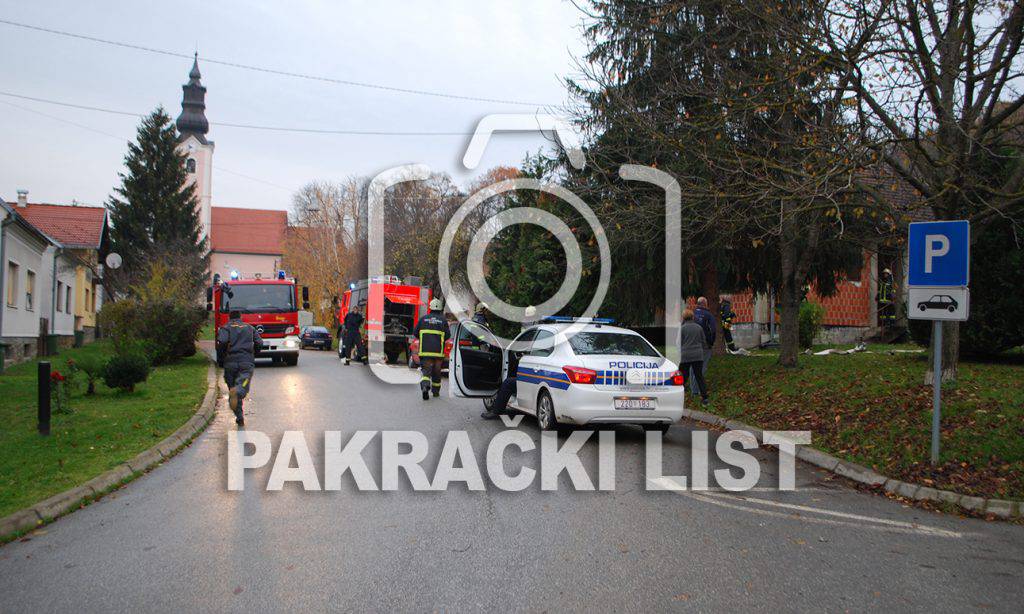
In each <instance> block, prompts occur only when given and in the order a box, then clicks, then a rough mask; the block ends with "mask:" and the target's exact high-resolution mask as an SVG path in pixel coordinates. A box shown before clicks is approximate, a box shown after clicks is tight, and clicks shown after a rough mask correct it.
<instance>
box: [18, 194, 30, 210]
mask: <svg viewBox="0 0 1024 614" xmlns="http://www.w3.org/2000/svg"><path fill="white" fill-rule="evenodd" d="M18 206H19V207H21V208H23V209H24V208H25V207H27V206H28V190H18Z"/></svg>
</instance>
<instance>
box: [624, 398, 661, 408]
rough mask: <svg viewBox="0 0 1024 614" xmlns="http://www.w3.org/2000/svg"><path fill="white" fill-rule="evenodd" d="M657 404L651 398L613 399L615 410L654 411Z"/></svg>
mask: <svg viewBox="0 0 1024 614" xmlns="http://www.w3.org/2000/svg"><path fill="white" fill-rule="evenodd" d="M657 403H658V401H657V399H655V398H653V397H615V409H655V408H656V407H657Z"/></svg>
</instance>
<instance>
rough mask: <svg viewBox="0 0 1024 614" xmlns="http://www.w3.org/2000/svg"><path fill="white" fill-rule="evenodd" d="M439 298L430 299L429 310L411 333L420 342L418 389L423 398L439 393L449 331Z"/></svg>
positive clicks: (438, 394)
mask: <svg viewBox="0 0 1024 614" xmlns="http://www.w3.org/2000/svg"><path fill="white" fill-rule="evenodd" d="M441 307H442V303H441V299H437V298H435V299H433V300H431V301H430V311H429V312H427V313H426V314H424V315H423V317H421V318H420V321H419V322H417V323H416V329H415V330H414V331H413V335H414V336H415V337H416V338H417V339H419V342H420V371H421V372H422V373H423V377H421V378H420V390H421V391H422V393H423V400H424V401H426V400H427V399H429V398H430V393H431V392H433V394H434V396H435V397H436V396H440V394H441V368H442V367H443V366H444V344H445V342H446V341H448V337H449V336H450V335H451V332H450V330H449V328H448V321H447V320H445V317H444V315H442V314H441Z"/></svg>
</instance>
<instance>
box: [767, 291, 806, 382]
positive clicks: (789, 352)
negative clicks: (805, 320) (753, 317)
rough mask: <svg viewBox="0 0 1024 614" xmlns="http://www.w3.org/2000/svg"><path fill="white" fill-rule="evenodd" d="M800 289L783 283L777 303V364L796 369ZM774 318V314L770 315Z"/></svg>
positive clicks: (798, 347) (798, 348) (798, 352)
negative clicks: (778, 325) (778, 326)
mask: <svg viewBox="0 0 1024 614" xmlns="http://www.w3.org/2000/svg"><path fill="white" fill-rule="evenodd" d="M800 299H801V296H800V288H799V287H797V286H796V285H794V284H792V283H784V284H783V287H782V288H781V289H780V291H779V294H778V298H777V299H776V300H778V301H779V321H780V322H779V323H780V325H781V326H780V330H779V364H780V365H782V366H783V367H796V366H799V365H798V356H799V355H800ZM772 315H773V316H774V314H772Z"/></svg>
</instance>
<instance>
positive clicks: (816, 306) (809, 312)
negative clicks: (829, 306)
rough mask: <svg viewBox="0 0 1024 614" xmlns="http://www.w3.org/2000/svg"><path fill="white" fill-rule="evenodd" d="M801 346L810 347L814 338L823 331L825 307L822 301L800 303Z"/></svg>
mask: <svg viewBox="0 0 1024 614" xmlns="http://www.w3.org/2000/svg"><path fill="white" fill-rule="evenodd" d="M799 317H800V324H799V327H800V347H802V348H809V347H811V346H812V345H814V338H815V337H817V336H818V333H819V332H820V331H821V323H822V322H824V321H825V308H824V307H822V306H821V304H820V303H814V302H811V301H804V302H802V303H800V316H799Z"/></svg>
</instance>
